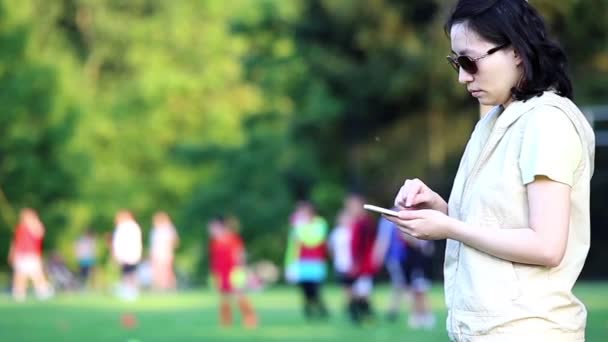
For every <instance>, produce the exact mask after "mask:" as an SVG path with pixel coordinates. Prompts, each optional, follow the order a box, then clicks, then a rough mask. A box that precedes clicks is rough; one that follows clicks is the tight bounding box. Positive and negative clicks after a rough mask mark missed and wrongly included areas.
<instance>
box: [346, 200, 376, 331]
mask: <svg viewBox="0 0 608 342" xmlns="http://www.w3.org/2000/svg"><path fill="white" fill-rule="evenodd" d="M363 204H364V199H363V196H361V195H360V194H355V193H352V194H349V195H348V196H347V197H346V199H345V209H346V211H347V213H348V215H350V216H351V217H352V221H351V232H352V236H351V243H350V253H351V257H352V265H351V270H350V272H349V274H350V276H351V277H352V278H353V279H354V281H353V284H352V287H351V293H352V299H351V302H350V304H349V314H350V316H351V319H352V321H353V322H354V323H363V322H367V321H369V320H371V319H372V318H373V310H372V304H371V301H370V296H371V293H372V290H373V287H374V275H375V274H376V272H377V271H378V268H379V267H378V266H379V265H377V264H376V260H375V259H374V246H375V242H376V236H377V227H376V225H375V224H374V221H373V220H372V218H371V217H370V216H369V215H368V213H367V212H366V211H365V209H363Z"/></svg>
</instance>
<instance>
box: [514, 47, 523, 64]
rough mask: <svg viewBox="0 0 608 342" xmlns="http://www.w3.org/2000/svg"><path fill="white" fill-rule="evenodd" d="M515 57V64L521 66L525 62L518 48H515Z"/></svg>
mask: <svg viewBox="0 0 608 342" xmlns="http://www.w3.org/2000/svg"><path fill="white" fill-rule="evenodd" d="M513 58H514V59H515V65H516V66H520V65H521V63H523V59H522V58H521V55H520V54H519V52H517V50H513Z"/></svg>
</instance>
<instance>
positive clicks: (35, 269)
mask: <svg viewBox="0 0 608 342" xmlns="http://www.w3.org/2000/svg"><path fill="white" fill-rule="evenodd" d="M43 239H44V226H43V225H42V222H41V221H40V219H39V217H38V214H37V213H36V211H34V210H33V209H29V208H26V209H23V210H22V211H21V213H20V218H19V223H18V224H17V227H16V229H15V236H14V237H13V241H12V242H11V246H10V251H9V256H8V259H9V263H10V264H11V265H12V267H13V270H14V274H13V289H12V290H13V298H14V299H15V300H17V301H23V300H25V297H26V293H27V283H28V280H29V279H31V280H32V282H33V283H34V288H35V290H36V295H37V296H38V298H40V299H47V298H49V297H51V296H52V295H53V288H52V287H51V285H50V284H49V282H48V281H47V279H46V277H45V275H44V271H43V268H42V241H43Z"/></svg>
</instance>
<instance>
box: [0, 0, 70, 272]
mask: <svg viewBox="0 0 608 342" xmlns="http://www.w3.org/2000/svg"><path fill="white" fill-rule="evenodd" d="M22 15H23V12H22V11H8V8H7V7H6V6H5V4H3V3H0V46H2V49H0V104H1V108H2V115H0V187H1V190H0V207H1V210H0V216H1V218H2V219H1V220H0V241H2V242H3V243H2V244H0V255H1V256H5V255H7V251H8V243H9V241H10V240H11V238H12V231H13V227H14V226H15V224H16V222H17V218H18V212H17V211H18V210H20V209H21V208H24V207H31V208H34V209H35V210H37V211H38V212H39V214H40V216H41V218H42V220H43V222H44V223H45V225H46V226H47V227H51V228H52V229H48V230H47V231H48V233H47V246H49V247H51V248H52V247H53V246H54V245H55V242H54V239H55V238H56V237H57V236H59V234H60V233H61V229H63V225H64V224H65V223H66V220H65V219H66V214H67V213H66V212H65V209H66V207H67V205H68V204H69V203H70V201H71V200H73V199H74V198H75V197H76V195H77V191H76V190H77V185H76V180H77V178H76V175H75V174H76V170H74V169H72V168H71V166H73V165H74V164H75V162H76V159H75V155H74V154H71V153H69V152H67V146H68V144H69V142H70V139H71V137H72V136H73V130H74V127H75V125H76V124H77V121H76V120H77V117H78V109H77V107H76V106H74V104H73V103H71V102H70V101H69V100H68V99H66V98H65V97H64V94H63V88H62V82H61V79H60V76H59V75H58V74H57V72H56V70H55V68H54V67H53V65H51V64H48V63H46V62H45V61H44V59H43V58H40V57H39V56H38V54H37V52H36V49H35V45H36V43H37V42H38V41H39V39H41V37H40V36H39V35H37V32H35V31H34V30H32V29H31V27H30V26H29V25H28V24H29V23H28V21H27V20H24V16H22ZM55 228H60V229H55ZM3 266H4V263H3Z"/></svg>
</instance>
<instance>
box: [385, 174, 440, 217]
mask: <svg viewBox="0 0 608 342" xmlns="http://www.w3.org/2000/svg"><path fill="white" fill-rule="evenodd" d="M395 207H397V208H399V210H408V209H433V210H437V211H440V212H442V213H444V214H446V215H447V213H448V205H447V203H446V202H445V200H444V199H443V198H441V196H439V194H437V193H436V192H434V191H433V190H431V188H429V187H428V186H426V184H424V183H423V182H422V181H421V180H420V179H418V178H414V179H406V180H405V183H403V186H402V187H401V189H399V193H398V194H397V197H395Z"/></svg>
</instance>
